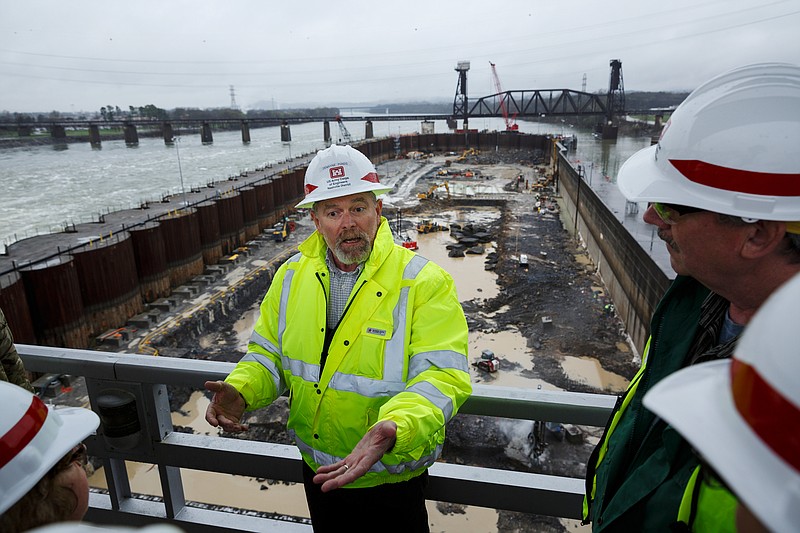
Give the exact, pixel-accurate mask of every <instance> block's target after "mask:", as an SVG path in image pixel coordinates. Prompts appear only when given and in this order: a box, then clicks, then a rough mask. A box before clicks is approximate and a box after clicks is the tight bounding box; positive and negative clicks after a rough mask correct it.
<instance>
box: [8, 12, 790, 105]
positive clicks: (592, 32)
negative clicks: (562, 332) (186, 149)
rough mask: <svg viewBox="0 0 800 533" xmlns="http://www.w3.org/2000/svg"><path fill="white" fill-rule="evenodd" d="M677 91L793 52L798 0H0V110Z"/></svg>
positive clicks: (314, 103)
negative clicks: (462, 72)
mask: <svg viewBox="0 0 800 533" xmlns="http://www.w3.org/2000/svg"><path fill="white" fill-rule="evenodd" d="M611 59H620V60H621V61H622V73H623V83H624V87H625V90H626V91H636V90H646V91H655V90H691V89H693V88H695V87H696V86H697V85H698V84H700V83H702V82H703V81H705V80H706V79H708V78H710V77H711V76H714V75H716V74H719V73H721V72H723V71H725V70H728V69H730V68H733V67H735V66H738V65H743V64H747V63H753V62H760V61H788V62H794V63H800V1H799V0H783V1H770V0H719V1H709V2H703V1H700V0H670V1H668V2H655V1H651V0H611V1H600V0H569V1H560V2H559V1H546V2H545V1H534V0H519V1H517V0H501V1H498V2H492V1H487V0H482V1H471V0H460V1H450V0H439V1H437V0H425V1H418V0H400V1H395V2H385V1H381V0H371V1H351V0H337V1H331V0H326V1H317V0H313V1H307V0H295V1H280V2H278V1H268V0H227V1H211V0H137V1H129V2H122V1H116V2H109V1H107V0H97V1H94V0H69V1H64V0H59V1H41V0H24V1H20V0H18V1H11V0H4V1H2V3H0V111H20V112H21V111H34V112H43V111H50V110H59V111H67V112H68V111H82V110H88V111H97V110H99V108H100V107H101V106H105V105H115V106H119V107H120V108H122V109H124V110H127V109H128V106H131V105H133V106H136V107H139V106H144V105H147V104H154V105H156V106H158V107H161V108H165V109H172V108H175V107H199V108H209V107H229V106H230V105H231V100H232V99H231V87H233V94H234V98H235V102H236V104H237V105H238V106H239V107H240V108H242V109H245V110H247V109H251V108H253V107H255V106H259V107H261V108H265V109H271V108H273V106H274V108H276V109H279V108H287V107H293V106H298V105H338V106H346V105H347V104H356V103H391V102H399V101H409V100H427V101H444V102H448V101H449V102H452V100H453V97H454V95H455V91H456V86H457V81H458V78H457V73H456V72H455V67H456V64H457V63H458V62H459V61H470V62H471V69H470V71H469V73H468V93H469V97H470V98H478V97H481V96H486V95H489V94H493V93H495V92H497V91H496V90H495V88H494V85H493V82H492V76H491V69H490V65H489V62H490V61H491V62H494V63H495V64H496V65H497V67H496V68H497V72H498V74H499V78H500V82H501V87H502V90H504V91H505V90H522V89H574V90H581V89H583V87H584V76H585V88H586V90H588V91H590V92H594V91H596V90H603V91H605V90H607V88H608V83H609V61H610V60H611Z"/></svg>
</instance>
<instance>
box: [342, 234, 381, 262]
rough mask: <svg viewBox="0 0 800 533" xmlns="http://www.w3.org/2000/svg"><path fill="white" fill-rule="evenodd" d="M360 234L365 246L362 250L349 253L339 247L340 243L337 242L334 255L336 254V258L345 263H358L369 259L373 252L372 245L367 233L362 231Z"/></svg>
mask: <svg viewBox="0 0 800 533" xmlns="http://www.w3.org/2000/svg"><path fill="white" fill-rule="evenodd" d="M358 236H359V237H360V238H361V240H362V242H363V243H364V247H363V248H362V249H361V250H356V251H353V253H347V252H345V251H344V250H342V249H341V248H340V247H339V245H340V243H339V242H337V243H336V246H334V248H333V255H335V256H336V259H338V260H339V261H341V262H342V263H344V264H345V265H357V264H359V263H363V262H365V261H366V260H367V259H369V254H370V253H372V245H371V243H370V242H369V239H368V238H367V235H366V234H365V233H360V234H359V235H358ZM348 238H349V237H348Z"/></svg>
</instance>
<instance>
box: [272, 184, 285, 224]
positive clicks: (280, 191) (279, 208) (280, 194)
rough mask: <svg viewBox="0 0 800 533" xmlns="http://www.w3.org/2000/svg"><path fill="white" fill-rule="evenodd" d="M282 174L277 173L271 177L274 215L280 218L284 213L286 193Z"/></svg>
mask: <svg viewBox="0 0 800 533" xmlns="http://www.w3.org/2000/svg"><path fill="white" fill-rule="evenodd" d="M284 183H285V182H284V179H283V174H279V175H277V176H275V177H274V178H273V179H272V190H273V192H274V198H275V215H276V217H277V218H278V220H280V218H281V217H283V215H285V214H286V206H287V205H288V202H287V200H286V193H285V192H284Z"/></svg>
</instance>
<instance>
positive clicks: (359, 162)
mask: <svg viewBox="0 0 800 533" xmlns="http://www.w3.org/2000/svg"><path fill="white" fill-rule="evenodd" d="M304 182H305V187H304V189H305V194H306V197H305V198H304V199H303V201H302V202H300V203H299V204H297V205H296V206H295V207H297V208H298V209H300V208H303V207H312V206H313V205H314V202H319V201H321V200H330V199H331V198H340V197H342V196H348V195H350V194H356V193H360V192H372V193H374V194H375V196H378V195H380V194H384V193H387V192H389V191H391V190H392V188H391V187H386V186H385V185H382V184H381V183H380V181H379V180H378V171H377V170H375V165H373V164H372V162H371V161H370V160H369V158H368V157H367V156H365V155H364V154H362V153H361V152H359V151H358V150H356V149H355V148H353V147H352V146H340V145H338V144H334V145H332V146H331V147H330V148H326V149H324V150H320V151H319V152H317V155H315V156H314V159H312V160H311V163H309V165H308V169H307V170H306V176H305V180H304Z"/></svg>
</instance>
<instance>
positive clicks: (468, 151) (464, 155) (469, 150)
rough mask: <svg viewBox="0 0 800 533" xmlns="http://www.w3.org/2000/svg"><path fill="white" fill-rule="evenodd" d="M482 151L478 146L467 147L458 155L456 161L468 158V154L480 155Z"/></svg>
mask: <svg viewBox="0 0 800 533" xmlns="http://www.w3.org/2000/svg"><path fill="white" fill-rule="evenodd" d="M480 153H481V151H480V150H478V149H477V148H467V149H466V150H464V152H462V154H461V155H460V156H458V159H456V161H463V160H465V159H466V158H467V156H468V155H478V154H480Z"/></svg>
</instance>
